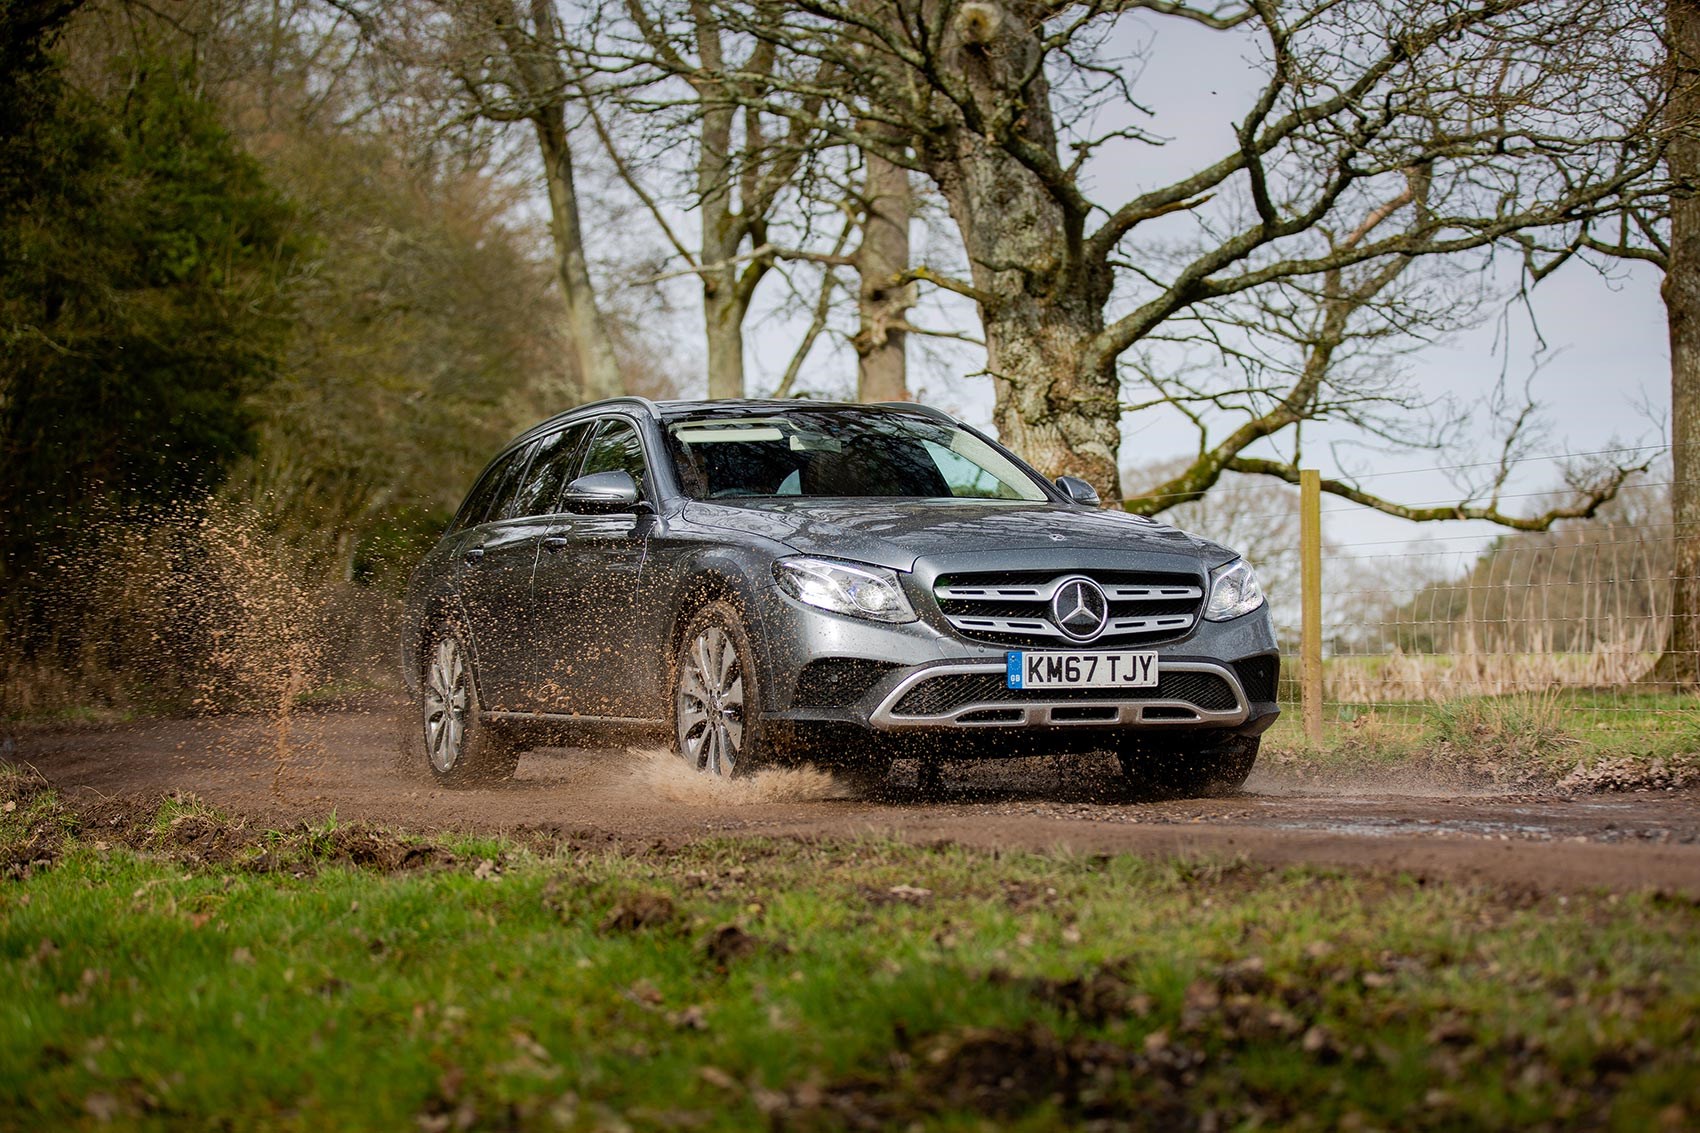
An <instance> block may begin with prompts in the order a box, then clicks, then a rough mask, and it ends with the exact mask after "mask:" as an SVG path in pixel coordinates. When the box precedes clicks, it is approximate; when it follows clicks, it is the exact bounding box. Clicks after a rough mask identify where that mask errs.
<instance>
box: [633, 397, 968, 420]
mask: <svg viewBox="0 0 1700 1133" xmlns="http://www.w3.org/2000/svg"><path fill="white" fill-rule="evenodd" d="M654 404H655V409H656V412H657V414H658V415H659V416H660V417H661V418H662V419H663V420H671V419H673V418H677V417H746V416H755V415H759V414H768V413H794V412H797V411H798V410H802V411H805V412H819V411H825V412H840V411H846V410H857V411H864V412H865V411H866V410H869V409H883V410H889V411H891V412H895V413H912V414H914V415H916V416H919V417H930V418H932V419H933V420H942V421H949V422H951V423H952V424H954V423H955V421H956V418H954V417H952V416H951V415H950V414H948V413H946V412H945V411H944V410H942V409H934V408H933V407H932V406H930V405H922V404H920V403H919V402H913V401H877V402H858V401H812V400H809V399H807V398H800V397H792V398H784V399H778V398H747V397H739V398H718V399H703V400H694V401H685V400H677V401H661V402H656V403H654Z"/></svg>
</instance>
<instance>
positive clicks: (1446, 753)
mask: <svg viewBox="0 0 1700 1133" xmlns="http://www.w3.org/2000/svg"><path fill="white" fill-rule="evenodd" d="M1286 691H1288V690H1287V689H1286V688H1285V687H1284V688H1283V692H1286ZM1323 736H1324V738H1323V743H1322V746H1321V747H1320V748H1316V747H1313V746H1311V745H1310V744H1309V743H1308V741H1307V740H1306V737H1305V735H1304V723H1303V715H1302V711H1301V709H1300V706H1299V705H1298V704H1297V703H1288V702H1283V704H1282V716H1281V718H1280V720H1278V721H1277V722H1276V724H1275V726H1274V727H1273V728H1271V729H1270V731H1269V732H1268V733H1267V738H1266V739H1265V741H1264V749H1265V752H1266V753H1267V756H1268V759H1269V761H1270V763H1272V764H1275V765H1277V766H1282V767H1286V768H1289V769H1292V770H1296V771H1298V772H1299V773H1301V774H1303V773H1309V772H1319V773H1324V774H1330V773H1332V774H1351V773H1358V772H1366V771H1368V772H1376V771H1383V772H1395V771H1400V770H1414V771H1417V772H1420V773H1423V774H1426V775H1432V776H1435V777H1438V778H1441V779H1447V778H1452V779H1457V780H1459V781H1461V782H1488V783H1495V784H1499V785H1502V786H1505V785H1509V786H1527V787H1535V788H1549V787H1553V786H1555V785H1557V786H1568V787H1575V788H1577V789H1588V788H1589V787H1591V786H1594V785H1597V784H1595V782H1594V780H1595V779H1596V778H1598V779H1599V780H1600V782H1602V783H1604V782H1608V781H1609V783H1610V784H1611V785H1613V786H1617V787H1623V786H1633V785H1635V784H1637V783H1644V784H1645V785H1651V786H1670V785H1682V784H1688V783H1693V782H1700V702H1697V701H1696V699H1695V697H1694V696H1693V695H1692V694H1686V695H1685V694H1671V693H1660V692H1651V691H1635V690H1630V691H1616V690H1593V689H1554V690H1551V691H1547V692H1533V693H1510V694H1506V695H1502V696H1472V697H1455V698H1453V699H1450V700H1445V701H1440V702H1437V703H1400V702H1383V703H1363V704H1357V703H1327V704H1325V705H1324V713H1323Z"/></svg>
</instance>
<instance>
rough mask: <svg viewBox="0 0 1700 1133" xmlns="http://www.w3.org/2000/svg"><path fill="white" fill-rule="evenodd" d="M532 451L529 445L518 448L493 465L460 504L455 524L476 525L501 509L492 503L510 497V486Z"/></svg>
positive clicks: (463, 525)
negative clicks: (494, 506)
mask: <svg viewBox="0 0 1700 1133" xmlns="http://www.w3.org/2000/svg"><path fill="white" fill-rule="evenodd" d="M530 453H531V449H530V448H529V447H527V448H522V449H518V450H516V451H515V452H512V453H510V454H509V455H507V456H505V457H503V458H502V460H501V461H499V462H498V463H496V464H494V465H492V466H491V468H490V470H489V471H488V472H486V473H485V474H484V477H483V479H481V480H479V481H478V485H477V486H476V487H474V488H473V489H472V492H471V493H470V494H469V495H468V496H467V497H466V502H465V503H464V504H461V505H460V514H459V515H457V516H456V517H455V526H456V527H457V528H459V527H474V526H476V525H478V524H480V523H483V522H484V521H485V520H486V519H488V518H489V517H490V516H491V515H492V514H496V513H497V512H498V511H499V510H500V509H499V508H493V507H492V506H491V505H492V504H494V503H496V502H497V501H498V500H506V499H507V498H508V496H509V495H510V492H509V486H510V485H511V484H512V483H513V480H514V477H515V476H516V475H517V474H518V472H519V470H520V469H521V468H523V467H524V466H525V460H526V457H527V456H529V455H530Z"/></svg>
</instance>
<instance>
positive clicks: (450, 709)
mask: <svg viewBox="0 0 1700 1133" xmlns="http://www.w3.org/2000/svg"><path fill="white" fill-rule="evenodd" d="M419 693H420V695H419V705H418V714H417V716H416V717H415V723H414V726H413V729H412V731H413V735H414V740H415V742H417V743H419V744H421V746H422V749H423V754H424V756H425V762H426V765H427V766H429V767H430V768H431V775H432V777H433V778H435V779H436V780H437V781H438V782H440V783H445V784H449V785H451V786H465V785H468V784H473V783H489V782H495V781H498V780H501V779H509V778H512V777H513V773H514V769H515V768H516V767H517V766H519V747H518V745H517V744H515V743H514V741H513V739H512V738H511V737H509V736H506V735H504V734H502V733H501V732H500V731H499V730H497V729H496V728H494V727H492V726H491V725H490V723H489V722H488V721H486V720H485V719H484V718H483V715H482V713H481V711H480V706H479V702H478V684H477V682H476V681H475V680H474V679H473V676H472V667H471V665H470V663H469V659H468V657H467V653H466V647H465V646H464V645H462V644H461V639H460V637H459V635H458V634H457V633H456V632H455V631H454V630H453V629H451V628H447V627H445V628H444V629H442V630H440V631H438V633H437V635H436V636H435V637H434V638H433V639H432V642H431V647H430V649H429V650H427V652H426V656H425V666H424V670H423V672H422V673H421V674H420V690H419Z"/></svg>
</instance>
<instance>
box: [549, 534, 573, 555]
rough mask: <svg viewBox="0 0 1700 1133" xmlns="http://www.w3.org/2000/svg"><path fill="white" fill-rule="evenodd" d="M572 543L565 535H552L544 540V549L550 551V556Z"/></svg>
mask: <svg viewBox="0 0 1700 1133" xmlns="http://www.w3.org/2000/svg"><path fill="white" fill-rule="evenodd" d="M570 542H572V540H571V539H568V538H567V537H566V536H565V535H550V536H547V537H545V538H544V540H543V549H544V550H545V551H548V552H549V553H550V554H554V553H555V552H556V551H559V550H560V549H561V548H562V547H565V546H566V545H567V544H568V543H570Z"/></svg>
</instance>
